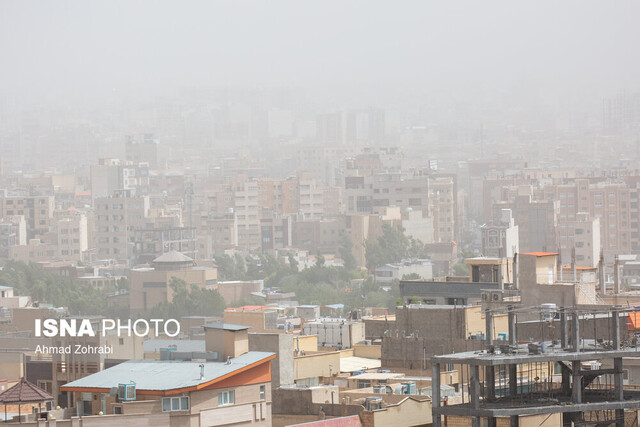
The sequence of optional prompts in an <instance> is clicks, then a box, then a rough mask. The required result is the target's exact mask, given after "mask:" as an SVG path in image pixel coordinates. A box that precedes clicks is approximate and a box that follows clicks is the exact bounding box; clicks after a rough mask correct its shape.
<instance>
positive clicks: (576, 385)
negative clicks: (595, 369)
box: [571, 360, 582, 403]
mask: <svg viewBox="0 0 640 427" xmlns="http://www.w3.org/2000/svg"><path fill="white" fill-rule="evenodd" d="M571 369H572V371H573V384H572V387H571V401H572V402H573V403H582V375H581V374H580V361H579V360H574V361H573V362H571Z"/></svg>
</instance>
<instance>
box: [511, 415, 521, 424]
mask: <svg viewBox="0 0 640 427" xmlns="http://www.w3.org/2000/svg"><path fill="white" fill-rule="evenodd" d="M509 427H520V417H519V416H518V415H511V416H510V417H509Z"/></svg>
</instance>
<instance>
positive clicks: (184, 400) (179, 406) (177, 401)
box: [162, 396, 189, 412]
mask: <svg viewBox="0 0 640 427" xmlns="http://www.w3.org/2000/svg"><path fill="white" fill-rule="evenodd" d="M188 410H189V396H178V397H163V398H162V412H171V411H188Z"/></svg>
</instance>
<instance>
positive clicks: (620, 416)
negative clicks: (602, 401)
mask: <svg viewBox="0 0 640 427" xmlns="http://www.w3.org/2000/svg"><path fill="white" fill-rule="evenodd" d="M616 427H624V409H616Z"/></svg>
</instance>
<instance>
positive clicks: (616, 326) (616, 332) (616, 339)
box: [611, 310, 620, 350]
mask: <svg viewBox="0 0 640 427" xmlns="http://www.w3.org/2000/svg"><path fill="white" fill-rule="evenodd" d="M611 314H612V315H613V319H612V320H613V322H611V325H612V330H611V335H613V336H612V338H613V348H614V349H615V350H620V313H619V312H618V311H617V310H613V311H612V312H611Z"/></svg>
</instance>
